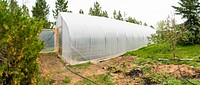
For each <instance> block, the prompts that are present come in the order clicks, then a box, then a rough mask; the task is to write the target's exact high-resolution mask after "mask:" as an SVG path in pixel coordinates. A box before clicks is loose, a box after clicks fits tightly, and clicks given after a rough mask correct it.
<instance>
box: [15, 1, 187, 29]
mask: <svg viewBox="0 0 200 85" xmlns="http://www.w3.org/2000/svg"><path fill="white" fill-rule="evenodd" d="M17 1H18V4H19V5H20V6H21V5H22V4H25V5H26V6H27V7H28V8H29V11H30V14H32V13H31V10H32V6H35V2H36V0H17ZM55 1H56V0H46V2H47V3H48V4H49V6H50V14H49V16H48V18H49V20H50V21H55V20H54V18H53V13H52V10H54V9H55ZM96 1H97V2H99V4H100V6H101V7H102V10H106V11H107V12H108V14H109V17H113V11H114V10H117V11H118V10H120V11H121V13H122V14H123V15H124V12H125V14H126V17H128V16H131V17H135V19H136V20H141V21H142V22H146V23H147V24H148V25H153V26H154V27H155V26H156V24H157V23H158V22H159V21H161V20H165V19H166V18H167V17H168V16H172V14H174V13H175V10H174V9H173V8H172V7H171V6H179V5H178V2H179V0H68V10H70V11H72V12H73V13H79V10H80V9H82V10H83V11H84V14H86V15H87V14H88V11H89V8H90V7H93V5H94V2H96ZM175 19H176V21H177V23H182V22H184V19H181V16H178V15H176V16H175Z"/></svg>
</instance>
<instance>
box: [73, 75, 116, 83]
mask: <svg viewBox="0 0 200 85" xmlns="http://www.w3.org/2000/svg"><path fill="white" fill-rule="evenodd" d="M89 79H91V80H93V81H94V82H96V83H97V84H99V85H114V83H113V81H112V79H111V76H110V75H109V74H100V75H93V76H91V77H89ZM75 85H96V84H94V83H92V82H91V81H88V80H86V79H83V80H81V81H79V82H77V83H76V84H75Z"/></svg>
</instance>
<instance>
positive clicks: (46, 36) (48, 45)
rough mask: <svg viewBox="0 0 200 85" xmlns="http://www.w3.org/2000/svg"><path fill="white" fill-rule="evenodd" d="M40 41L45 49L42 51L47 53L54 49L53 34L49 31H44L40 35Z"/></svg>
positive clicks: (54, 40)
mask: <svg viewBox="0 0 200 85" xmlns="http://www.w3.org/2000/svg"><path fill="white" fill-rule="evenodd" d="M40 39H41V40H42V41H43V43H44V45H45V47H44V49H43V50H42V51H44V52H49V51H53V50H54V48H55V44H56V43H55V42H56V39H55V33H54V32H53V30H51V29H44V30H42V32H41V33H40Z"/></svg>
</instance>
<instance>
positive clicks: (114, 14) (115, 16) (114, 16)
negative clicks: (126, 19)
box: [113, 10, 117, 19]
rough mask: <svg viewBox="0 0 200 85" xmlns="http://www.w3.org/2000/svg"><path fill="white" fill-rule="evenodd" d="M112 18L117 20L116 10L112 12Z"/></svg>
mask: <svg viewBox="0 0 200 85" xmlns="http://www.w3.org/2000/svg"><path fill="white" fill-rule="evenodd" d="M113 18H114V19H116V18H117V12H116V10H114V12H113Z"/></svg>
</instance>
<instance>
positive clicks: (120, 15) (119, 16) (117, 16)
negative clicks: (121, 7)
mask: <svg viewBox="0 0 200 85" xmlns="http://www.w3.org/2000/svg"><path fill="white" fill-rule="evenodd" d="M115 19H117V20H121V21H123V17H122V14H121V12H120V11H118V14H117V15H116V18H115Z"/></svg>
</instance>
